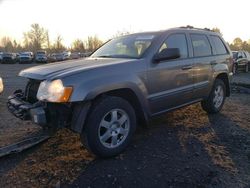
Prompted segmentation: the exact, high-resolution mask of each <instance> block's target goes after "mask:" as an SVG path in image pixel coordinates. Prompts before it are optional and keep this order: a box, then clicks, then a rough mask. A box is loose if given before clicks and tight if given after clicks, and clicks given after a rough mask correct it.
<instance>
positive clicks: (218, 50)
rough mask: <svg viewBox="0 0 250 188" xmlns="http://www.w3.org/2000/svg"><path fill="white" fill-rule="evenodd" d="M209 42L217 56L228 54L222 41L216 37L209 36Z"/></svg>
mask: <svg viewBox="0 0 250 188" xmlns="http://www.w3.org/2000/svg"><path fill="white" fill-rule="evenodd" d="M211 40H212V41H213V43H214V46H215V50H216V54H217V55H222V54H227V53H228V52H227V49H226V47H225V45H224V44H223V42H222V40H221V39H220V38H219V37H218V36H211Z"/></svg>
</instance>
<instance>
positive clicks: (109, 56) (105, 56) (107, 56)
mask: <svg viewBox="0 0 250 188" xmlns="http://www.w3.org/2000/svg"><path fill="white" fill-rule="evenodd" d="M94 57H104V58H112V56H111V55H100V56H94Z"/></svg>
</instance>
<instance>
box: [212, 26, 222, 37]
mask: <svg viewBox="0 0 250 188" xmlns="http://www.w3.org/2000/svg"><path fill="white" fill-rule="evenodd" d="M212 31H214V32H216V33H219V34H220V35H221V36H222V35H223V34H222V32H221V30H220V29H219V28H218V27H214V28H213V29H212Z"/></svg>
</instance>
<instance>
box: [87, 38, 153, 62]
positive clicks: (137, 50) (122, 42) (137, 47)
mask: <svg viewBox="0 0 250 188" xmlns="http://www.w3.org/2000/svg"><path fill="white" fill-rule="evenodd" d="M153 39H154V35H152V34H137V35H128V36H124V37H119V38H116V39H113V40H111V41H109V42H107V43H106V44H105V45H103V46H102V47H101V48H99V49H98V50H97V51H96V52H94V53H93V54H92V55H91V57H110V58H136V59H137V58H140V57H141V56H142V55H143V53H144V52H145V51H146V49H148V48H149V46H150V45H151V43H152V41H153Z"/></svg>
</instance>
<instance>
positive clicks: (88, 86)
mask: <svg viewBox="0 0 250 188" xmlns="http://www.w3.org/2000/svg"><path fill="white" fill-rule="evenodd" d="M146 70H147V64H146V62H145V60H143V59H141V60H138V61H129V62H126V63H118V64H113V65H110V66H104V67H99V68H95V69H91V70H88V71H83V72H79V73H77V74H73V75H70V76H68V77H65V78H62V80H63V83H64V85H65V86H71V87H73V93H72V95H71V97H70V101H69V102H79V101H88V100H92V99H94V98H95V97H96V96H98V95H100V94H102V93H105V92H109V91H112V90H117V89H130V90H132V91H133V92H134V93H135V94H136V96H137V97H138V99H139V100H140V102H141V104H143V105H145V106H144V107H146V108H147V101H146V100H145V99H146V98H147V89H146V82H147V79H146Z"/></svg>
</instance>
